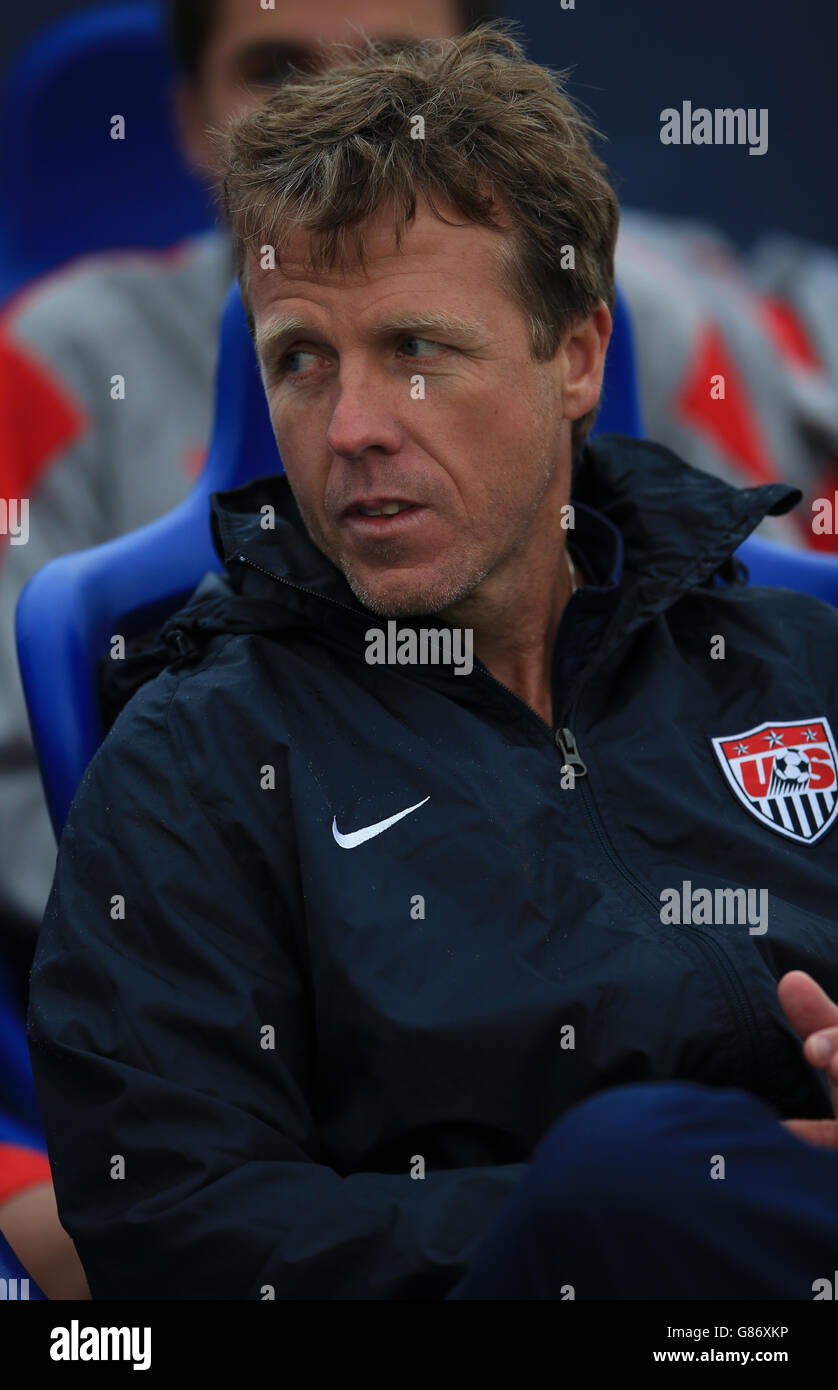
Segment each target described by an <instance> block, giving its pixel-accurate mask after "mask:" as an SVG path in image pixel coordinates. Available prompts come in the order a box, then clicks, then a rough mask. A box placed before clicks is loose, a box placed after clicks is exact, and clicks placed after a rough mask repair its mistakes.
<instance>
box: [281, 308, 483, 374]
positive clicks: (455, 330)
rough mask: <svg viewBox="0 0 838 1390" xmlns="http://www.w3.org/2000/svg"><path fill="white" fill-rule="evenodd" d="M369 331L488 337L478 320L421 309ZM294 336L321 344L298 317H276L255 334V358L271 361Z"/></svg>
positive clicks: (381, 334)
mask: <svg viewBox="0 0 838 1390" xmlns="http://www.w3.org/2000/svg"><path fill="white" fill-rule="evenodd" d="M369 331H370V332H371V334H372V335H373V337H376V338H384V337H387V336H388V335H390V334H393V333H415V334H416V335H417V336H418V335H419V334H422V335H423V336H424V335H425V334H427V333H441V334H442V335H443V336H444V337H447V338H459V339H462V340H464V341H466V342H468V343H477V342H480V341H482V340H484V339H486V338H488V336H489V329H488V327H487V325H486V324H485V323H484V322H483V321H482V320H481V319H465V318H461V317H460V316H459V315H458V314H448V313H445V312H442V311H439V312H434V313H429V312H426V311H424V310H417V311H416V313H409V312H406V313H403V314H391V315H389V316H388V317H387V318H384V319H380V320H379V321H378V323H376V324H374V325H373V326H372V328H371V329H370V330H369ZM295 337H307V338H310V339H311V340H312V341H313V342H317V341H319V342H322V341H323V334H322V332H321V331H320V330H319V329H318V328H315V327H314V326H313V325H311V324H309V323H307V321H306V320H305V319H304V318H301V317H300V315H299V314H279V315H278V316H277V317H276V318H275V319H272V320H271V322H270V323H269V324H268V325H267V327H265V328H263V329H261V330H260V331H259V332H258V333H257V335H256V353H257V356H258V357H259V359H260V361H262V362H267V361H270V360H271V359H272V358H274V357H276V356H277V355H278V354H279V353H280V352H281V350H282V348H283V346H284V345H285V344H286V343H288V342H290V341H291V339H292V338H295Z"/></svg>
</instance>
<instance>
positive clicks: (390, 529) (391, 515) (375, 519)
mask: <svg viewBox="0 0 838 1390" xmlns="http://www.w3.org/2000/svg"><path fill="white" fill-rule="evenodd" d="M427 512H428V509H427V507H424V506H421V505H420V504H419V503H418V502H407V501H405V500H404V499H402V498H399V497H370V498H365V499H364V500H362V501H360V502H353V503H352V505H351V506H349V507H347V508H346V509H345V510H344V511H343V512H342V513H341V518H340V519H341V524H342V525H344V526H347V527H348V528H349V530H350V531H352V532H353V533H354V534H355V535H356V536H365V537H372V536H384V535H387V536H391V535H395V534H396V533H397V532H401V531H407V530H409V529H410V528H411V527H412V526H414V525H415V524H416V522H417V521H419V520H420V519H421V518H422V517H423V516H426V515H427Z"/></svg>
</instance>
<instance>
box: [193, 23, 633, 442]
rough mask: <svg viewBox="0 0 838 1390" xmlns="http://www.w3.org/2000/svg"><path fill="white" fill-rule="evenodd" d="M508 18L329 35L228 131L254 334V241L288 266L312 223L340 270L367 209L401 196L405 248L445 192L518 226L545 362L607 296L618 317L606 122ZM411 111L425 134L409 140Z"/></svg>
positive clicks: (323, 261)
mask: <svg viewBox="0 0 838 1390" xmlns="http://www.w3.org/2000/svg"><path fill="white" fill-rule="evenodd" d="M514 27H515V26H514V25H513V24H512V23H511V22H510V21H495V22H493V23H490V24H483V25H480V26H479V27H478V28H476V29H474V30H472V31H471V32H470V33H468V34H465V35H463V36H462V37H460V38H457V39H423V40H413V41H406V42H404V43H398V42H394V41H380V40H378V41H375V40H370V39H367V40H365V41H363V42H362V43H361V44H360V46H359V47H358V48H346V47H345V46H343V45H334V46H333V47H332V48H331V49H329V50H327V52H328V56H329V64H330V65H329V66H328V67H326V68H324V69H322V70H321V71H319V72H318V73H316V74H310V73H295V74H294V75H293V76H292V77H291V78H290V79H289V80H288V81H287V82H286V83H284V84H283V85H282V86H281V87H279V88H278V90H277V91H276V92H275V94H274V95H273V96H271V97H270V99H269V100H268V101H266V102H265V103H264V105H261V106H259V107H258V108H256V109H255V110H253V111H251V112H249V113H247V114H246V115H244V116H241V117H239V118H238V119H236V120H234V121H233V122H231V124H230V125H229V126H228V127H227V129H226V131H224V132H219V133H218V135H219V138H220V141H221V150H222V163H223V184H222V187H223V199H224V208H225V212H226V215H227V219H228V221H229V223H230V226H231V229H232V234H233V240H234V247H235V258H236V268H237V272H238V276H239V281H240V284H241V290H242V297H243V299H244V302H245V307H246V308H247V310H248V318H249V320H250V323H251V330H252V327H253V321H252V315H251V312H250V309H249V305H248V297H247V259H248V253H249V252H250V251H257V250H258V248H259V247H261V246H264V245H270V246H273V248H274V251H275V256H276V264H277V265H279V264H281V257H282V252H283V250H284V249H285V247H286V245H287V243H288V240H289V238H290V237H291V236H292V235H293V233H294V231H295V230H296V229H298V228H300V227H303V228H304V229H306V230H307V231H308V232H309V237H310V251H309V255H310V259H311V264H312V266H313V267H314V268H320V269H324V268H327V267H328V268H333V267H334V266H336V265H338V266H346V265H347V264H348V254H347V235H348V233H350V232H351V235H352V244H353V250H354V254H355V257H356V258H357V261H358V263H359V264H360V265H361V267H363V266H364V264H365V259H364V245H363V234H364V226H365V224H366V222H367V220H368V219H369V218H370V217H371V216H372V215H373V214H374V213H376V212H377V211H378V210H379V209H380V208H381V207H382V206H384V205H386V204H388V203H389V202H391V201H392V207H393V218H394V223H393V225H394V234H395V239H396V245H397V247H400V246H401V238H402V235H403V232H404V228H405V226H406V224H407V222H408V221H410V220H411V219H412V218H413V217H414V215H415V212H416V199H417V194H420V193H421V194H422V195H424V197H425V198H426V200H427V202H428V204H429V206H430V208H431V210H432V211H433V212H434V213H435V214H436V216H438V217H439V218H440V220H441V221H446V220H448V219H446V218H445V217H444V216H443V214H442V212H441V211H440V210H439V208H438V207H437V205H436V204H437V202H439V203H443V204H447V205H448V206H449V207H452V208H454V209H455V210H456V211H457V212H458V213H459V214H460V215H461V216H463V217H464V218H465V219H466V220H468V221H471V222H474V223H476V224H479V225H481V226H487V227H495V228H498V229H499V230H506V231H509V232H510V233H511V235H510V236H509V237H508V239H506V240H505V241H504V242H502V243H501V247H500V251H499V269H500V272H501V276H502V283H503V284H504V286H505V287H506V288H507V290H508V291H509V293H510V294H511V295H512V296H513V297H514V298H515V299H516V300H517V301H518V303H519V304H520V305H521V307H522V309H523V310H524V312H525V313H526V315H527V317H528V319H529V324H530V340H531V347H532V353H533V356H534V357H535V358H536V359H537V360H539V361H548V360H549V359H550V358H552V357H553V356H554V355H555V353H556V351H557V349H558V346H559V343H560V340H561V337H562V335H563V333H564V332H565V330H566V329H567V328H568V327H569V326H570V325H571V324H573V323H576V322H578V321H580V320H583V319H585V318H587V317H588V315H589V314H591V313H592V312H593V310H594V309H595V308H596V307H597V305H598V304H599V303H600V302H601V301H604V302H605V304H607V306H608V308H609V310H611V311H612V312H613V307H614V247H615V244H616V239H617V227H618V223H619V210H618V206H617V199H616V197H615V195H614V192H613V189H612V188H611V185H610V183H609V182H608V178H607V171H606V168H605V165H604V164H603V163H602V161H601V160H600V159H599V158H598V156H597V155H596V153H595V152H594V149H593V145H592V139H593V137H595V136H596V134H597V132H596V131H595V130H594V128H593V126H592V125H591V124H590V123H589V122H588V121H587V120H586V119H585V117H584V116H583V115H582V114H581V113H580V111H579V110H578V109H577V107H576V106H575V105H574V103H573V102H572V101H571V99H570V98H569V97H568V96H567V95H566V92H565V89H564V88H565V80H566V74H564V73H557V72H553V71H551V70H550V69H549V68H545V67H542V66H540V65H539V64H537V63H533V62H530V61H529V60H528V59H527V58H526V56H525V54H524V51H523V48H522V47H521V45H520V43H519V42H518V41H517V39H516V38H515V37H514V36H513V34H512V33H511V32H510V30H512V29H513V28H514ZM416 117H421V118H422V120H423V122H424V138H418V139H417V138H415V132H416V131H417V130H418V129H421V126H420V125H419V124H418V123H417V121H416V119H415V118H416ZM412 132H414V133H412ZM498 209H503V211H504V212H505V214H506V215H507V217H508V219H509V221H508V223H506V224H503V223H501V222H499V221H498V219H497V216H496V213H497V210H498ZM568 248H572V253H573V254H572V259H573V262H574V264H573V268H568V262H569V261H570V259H571V257H570V256H569V255H568ZM595 418H596V410H595V409H594V410H591V411H589V412H588V413H587V414H586V415H584V416H582V417H581V418H580V419H578V420H575V421H574V423H573V433H572V449H573V453H574V455H575V454H577V453H578V452H579V450H580V449H581V447H582V445H583V444H584V443H585V440H586V439H587V437H588V434H589V433H590V430H591V427H592V425H593V422H594V419H595Z"/></svg>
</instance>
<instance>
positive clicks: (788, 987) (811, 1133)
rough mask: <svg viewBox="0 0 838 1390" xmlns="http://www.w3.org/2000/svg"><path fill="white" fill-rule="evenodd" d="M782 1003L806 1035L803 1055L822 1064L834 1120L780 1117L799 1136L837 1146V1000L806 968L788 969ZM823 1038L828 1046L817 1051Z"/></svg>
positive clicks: (797, 1028) (781, 987)
mask: <svg viewBox="0 0 838 1390" xmlns="http://www.w3.org/2000/svg"><path fill="white" fill-rule="evenodd" d="M777 994H778V997H779V1000H780V1005H781V1007H782V1009H783V1012H784V1013H785V1015H786V1018H787V1019H788V1021H789V1023H790V1024H791V1026H792V1028H793V1029H794V1030H795V1032H796V1033H797V1035H798V1036H799V1037H801V1038H802V1039H803V1055H804V1057H805V1058H806V1059H807V1061H809V1062H811V1064H812V1066H813V1067H822V1068H823V1069H824V1070H825V1071H826V1074H827V1080H828V1081H829V1094H830V1097H831V1099H832V1109H833V1112H834V1114H835V1117H836V1118H835V1119H834V1120H781V1121H780V1123H781V1124H783V1125H785V1127H786V1129H790V1130H791V1132H792V1134H796V1135H798V1137H799V1138H800V1139H806V1140H807V1141H808V1142H809V1143H810V1144H823V1145H825V1146H826V1147H828V1148H831V1149H838V1004H835V1003H834V1002H833V1001H832V1000H831V999H830V997H829V995H828V994H826V993H825V992H824V991H823V990H822V989H821V987H820V985H817V984H815V981H814V980H813V979H812V976H811V975H807V974H806V972H805V970H789V971H788V973H787V974H785V975H784V976H783V978H782V979H781V980H780V983H779V985H778V986H777ZM821 1039H825V1040H826V1042H827V1043H828V1044H829V1050H828V1051H826V1052H825V1053H824V1055H821V1053H820V1052H819V1051H818V1048H819V1045H820V1043H821Z"/></svg>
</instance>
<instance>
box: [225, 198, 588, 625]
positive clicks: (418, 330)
mask: <svg viewBox="0 0 838 1390" xmlns="http://www.w3.org/2000/svg"><path fill="white" fill-rule="evenodd" d="M443 211H444V213H445V216H446V217H451V218H452V219H456V220H457V221H458V222H459V224H460V225H457V226H451V225H446V224H445V223H443V222H441V221H439V220H438V219H437V218H436V217H435V216H434V215H433V214H432V213H431V211H430V209H429V208H428V206H427V204H426V203H425V202H424V200H419V201H418V204H417V215H416V217H415V219H414V220H413V221H412V222H411V223H409V224H408V227H407V230H406V232H405V235H404V237H403V240H402V250H401V252H399V251H397V249H396V245H395V238H394V234H393V230H392V217H391V212H390V209H389V208H386V207H385V208H384V209H382V210H381V211H380V212H379V214H377V216H376V217H375V218H374V219H372V220H371V221H370V222H369V223H368V225H367V228H366V234H365V249H366V254H367V273H366V275H365V274H364V273H362V272H361V271H360V270H359V269H358V267H357V265H353V266H351V267H350V271H349V273H344V272H341V271H339V270H331V271H322V272H320V271H318V272H316V273H313V272H312V271H311V270H310V269H308V268H307V267H306V265H305V255H306V251H307V247H308V242H307V238H306V237H305V236H304V235H303V233H302V232H298V233H296V234H295V236H294V238H293V239H292V241H291V242H290V245H289V247H288V250H287V252H286V253H285V254H284V255H283V257H282V267H281V269H280V268H277V269H276V270H273V271H262V270H260V268H259V266H258V262H257V261H256V260H255V259H253V258H252V259H251V262H250V267H249V282H248V283H249V291H250V301H251V306H252V310H253V315H254V321H255V325H256V334H257V349H258V352H259V357H260V361H261V364H262V370H263V378H264V381H265V387H266V391H267V395H268V402H269V406H270V411H271V418H272V421H273V426H274V432H275V435H276V440H277V444H278V446H279V450H280V453H281V455H282V462H283V465H284V467H285V471H286V474H287V476H288V480H289V483H290V485H291V488H292V490H293V493H294V496H295V497H296V500H297V503H298V505H299V508H300V512H301V514H302V517H303V520H304V522H305V524H306V527H307V529H308V531H309V534H310V535H311V537H312V539H313V540H314V542H315V544H316V545H317V546H318V547H319V549H320V550H322V551H323V553H324V554H325V555H327V556H328V557H329V559H330V560H331V561H332V562H333V563H334V564H335V565H336V566H337V567H338V568H339V569H340V570H342V571H343V573H344V574H345V576H346V578H347V580H348V582H349V584H350V586H351V587H352V589H353V592H354V593H355V595H356V597H357V598H359V599H360V601H361V602H362V603H364V604H365V605H366V606H367V607H368V608H370V609H372V610H373V611H374V612H376V613H380V614H382V615H388V616H389V615H391V616H396V615H397V614H400V613H402V614H405V613H416V614H419V613H431V612H439V611H441V610H444V609H445V608H447V607H449V606H450V605H451V604H453V603H457V602H459V601H460V600H461V599H463V598H465V597H466V596H468V595H471V594H473V593H474V592H475V590H476V589H477V588H478V586H480V585H481V584H483V582H484V581H485V580H487V579H488V578H489V576H492V575H499V576H502V575H503V572H504V568H505V567H507V569H508V568H509V567H514V566H516V565H517V566H519V567H520V566H521V564H522V559H523V560H524V561H525V560H526V547H527V544H528V540H530V539H531V535H530V529H531V526H532V523H533V521H534V518H535V517H536V514H537V512H538V511H539V506H540V504H541V502H542V499H543V498H544V495H545V492H546V491H547V489H548V487H551V490H552V492H555V491H556V489H558V490H559V492H560V493H561V494H562V495H563V496H564V497H566V495H567V486H568V475H569V467H570V447H569V439H570V427H569V424H568V421H567V420H565V419H564V418H563V413H564V412H563V399H562V381H563V375H564V373H565V372H566V370H567V363H568V358H567V354H566V353H565V352H564V351H561V350H560V352H559V353H558V354H557V356H556V358H554V359H553V360H552V361H551V362H547V363H543V362H542V363H539V362H536V361H534V360H533V358H532V355H531V350H530V338H529V326H528V321H527V319H526V317H525V315H524V313H523V311H522V309H521V308H520V307H519V305H518V304H517V302H516V301H515V300H514V299H512V298H511V296H510V295H509V293H508V291H507V290H506V289H505V288H504V287H503V285H502V283H501V280H500V275H499V272H498V270H497V269H496V265H495V256H496V253H497V249H498V243H499V241H500V240H501V239H502V238H503V236H504V233H501V232H499V231H496V230H494V229H492V228H486V227H479V226H476V225H474V224H472V223H463V222H462V220H461V219H459V218H458V217H457V214H456V213H455V212H454V211H453V210H451V209H445V208H443ZM604 312H605V314H606V316H607V310H606V311H604ZM292 315H293V316H294V317H295V318H296V319H297V320H298V321H299V322H298V326H296V327H295V326H294V324H293V323H289V324H288V325H287V326H286V328H285V330H284V331H283V325H282V320H283V319H287V318H289V316H292ZM446 316H447V318H446ZM449 320H450V321H449ZM600 366H601V363H600ZM595 399H596V395H595V394H594V395H593V397H592V398H591V399H590V400H587V397H586V398H585V400H587V405H585V402H584V401H583V402H582V404H583V405H584V408H588V406H589V405H591V404H593V401H594V400H595ZM575 413H576V414H581V413H582V409H581V408H579V406H578V405H577V408H576V411H575ZM395 504H398V506H399V511H398V513H397V514H395V515H391V514H389V513H390V512H392V511H393V508H394V505H395ZM382 510H383V514H380V515H369V513H370V512H371V511H377V512H382ZM551 543H552V546H553V548H554V551H555V547H556V546H557V544H558V541H557V540H556V537H555V532H553V539H552V542H551ZM510 572H511V571H510Z"/></svg>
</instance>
